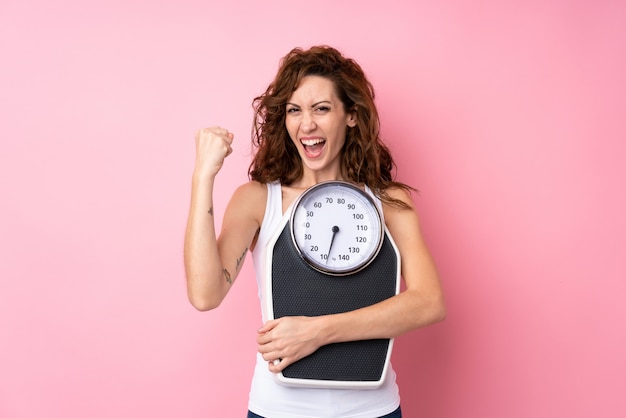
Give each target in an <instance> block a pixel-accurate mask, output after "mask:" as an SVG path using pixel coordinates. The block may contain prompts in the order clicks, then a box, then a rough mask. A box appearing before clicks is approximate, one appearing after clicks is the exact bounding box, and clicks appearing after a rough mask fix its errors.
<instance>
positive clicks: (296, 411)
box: [248, 182, 400, 418]
mask: <svg viewBox="0 0 626 418" xmlns="http://www.w3.org/2000/svg"><path fill="white" fill-rule="evenodd" d="M366 191H367V192H368V193H369V194H370V195H371V196H372V197H373V198H374V200H375V201H376V202H377V204H378V205H379V207H380V206H381V204H380V200H379V199H378V198H377V197H375V196H374V195H373V193H372V192H371V191H370V189H369V188H367V187H366ZM288 212H289V211H287V213H288ZM381 213H382V210H381ZM284 216H288V214H287V215H284V214H283V201H282V191H281V186H280V183H279V182H273V183H269V184H267V203H266V206H265V215H264V217H263V223H262V224H261V229H260V231H259V236H258V238H257V242H256V246H255V248H254V251H252V260H253V263H254V270H255V272H256V281H257V287H258V294H259V300H260V301H261V306H264V304H265V301H264V300H263V291H262V289H263V288H264V286H265V284H264V281H265V277H264V272H265V268H264V264H265V256H266V247H267V244H268V242H269V241H270V240H271V239H272V237H273V236H274V234H275V233H276V231H277V229H278V228H279V227H280V225H281V224H282V221H283V217H284ZM266 320H267V319H266V318H265V317H264V318H263V322H265V321H266ZM398 406H400V395H399V391H398V386H397V384H396V374H395V372H394V371H393V368H392V367H391V365H390V366H389V368H388V372H387V376H386V378H385V381H384V383H383V384H382V385H381V387H379V388H377V389H324V388H297V387H287V386H282V385H280V384H279V383H277V382H276V380H275V378H274V376H273V373H272V372H270V371H269V369H268V364H267V362H266V361H265V360H263V357H262V356H261V354H259V353H257V355H256V366H255V369H254V376H253V378H252V385H251V389H250V397H249V402H248V409H249V410H250V411H252V412H254V413H255V414H257V415H261V416H262V417H265V418H340V417H344V418H376V417H380V416H383V415H386V414H390V413H391V412H393V411H395V410H396V409H397V408H398Z"/></svg>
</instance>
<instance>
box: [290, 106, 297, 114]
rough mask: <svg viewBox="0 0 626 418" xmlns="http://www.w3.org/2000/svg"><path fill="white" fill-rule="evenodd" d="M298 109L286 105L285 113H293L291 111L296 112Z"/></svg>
mask: <svg viewBox="0 0 626 418" xmlns="http://www.w3.org/2000/svg"><path fill="white" fill-rule="evenodd" d="M299 111H300V108H298V107H288V108H287V113H291V114H293V113H297V112H299Z"/></svg>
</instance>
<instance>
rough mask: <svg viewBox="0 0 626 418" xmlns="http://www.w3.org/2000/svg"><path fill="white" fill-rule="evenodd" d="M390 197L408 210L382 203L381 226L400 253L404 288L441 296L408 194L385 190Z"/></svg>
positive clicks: (433, 266)
mask: <svg viewBox="0 0 626 418" xmlns="http://www.w3.org/2000/svg"><path fill="white" fill-rule="evenodd" d="M388 193H389V195H390V196H391V197H394V198H396V199H400V200H402V201H403V202H405V203H406V204H407V205H409V207H410V208H409V209H403V208H398V207H396V206H392V205H389V204H384V206H383V209H384V215H385V224H386V225H387V229H388V230H389V233H390V234H391V236H392V238H393V240H394V241H395V243H396V245H397V247H398V250H399V251H400V260H401V272H402V278H403V279H404V282H405V284H406V289H407V290H410V291H417V292H419V293H422V294H425V295H430V296H434V297H440V296H441V286H440V283H439V276H438V274H437V269H436V266H435V263H434V261H433V259H432V257H431V255H430V251H429V250H428V247H427V246H426V243H425V241H424V238H423V236H422V232H421V228H420V223H419V217H418V214H417V212H416V210H415V207H414V204H413V201H412V199H411V196H410V195H409V193H408V192H407V191H405V190H403V189H399V188H397V189H396V188H394V189H391V190H388Z"/></svg>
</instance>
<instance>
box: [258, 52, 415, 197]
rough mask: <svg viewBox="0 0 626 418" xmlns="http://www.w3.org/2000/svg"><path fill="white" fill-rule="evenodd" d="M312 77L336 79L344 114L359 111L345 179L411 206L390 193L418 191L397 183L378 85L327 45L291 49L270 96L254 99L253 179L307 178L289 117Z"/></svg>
mask: <svg viewBox="0 0 626 418" xmlns="http://www.w3.org/2000/svg"><path fill="white" fill-rule="evenodd" d="M309 75H316V76H321V77H325V78H327V79H329V80H330V81H332V82H333V84H334V86H335V89H336V92H337V95H338V97H339V99H340V100H341V101H342V103H343V105H344V110H345V111H346V112H354V113H356V122H357V124H356V126H355V127H353V128H349V129H348V130H347V133H346V141H345V144H344V147H343V149H342V153H341V159H342V160H341V166H342V175H343V176H344V178H346V179H349V180H350V181H352V182H354V183H356V184H367V185H368V186H369V187H370V188H371V189H372V190H373V192H374V193H375V194H376V195H377V196H379V197H380V198H381V199H382V200H383V201H385V202H388V203H391V204H394V205H396V206H400V207H405V206H406V205H405V204H404V203H403V202H402V201H399V200H397V199H393V198H391V197H390V196H389V195H388V194H387V192H386V190H387V189H388V188H390V187H399V188H402V189H405V190H413V189H412V188H411V187H410V186H408V185H406V184H404V183H400V182H397V181H395V180H394V179H393V171H394V170H395V168H396V166H395V163H394V161H393V158H392V157H391V153H390V152H389V149H388V148H387V147H386V146H385V144H384V143H383V142H382V140H381V139H380V135H379V133H380V121H379V117H378V111H377V109H376V105H375V104H374V87H373V86H372V84H371V83H370V82H369V80H368V79H367V78H366V76H365V73H364V72H363V70H362V68H361V66H360V65H359V64H358V63H357V62H356V61H354V60H353V59H350V58H346V57H344V56H343V55H342V54H341V53H340V52H339V51H338V50H337V49H335V48H332V47H329V46H325V45H323V46H314V47H312V48H310V49H308V50H303V49H301V48H294V49H293V50H291V51H290V52H289V53H288V54H287V55H286V56H284V57H283V58H282V60H281V63H280V67H279V69H278V73H277V74H276V77H275V78H274V81H272V83H271V84H270V85H269V86H268V87H267V90H266V91H265V93H263V94H262V95H260V96H258V97H256V98H255V99H254V100H253V102H252V106H253V108H254V121H253V127H252V144H253V147H254V148H256V152H255V153H254V157H253V160H252V162H251V164H250V167H249V169H248V175H249V177H250V179H252V180H256V181H258V182H260V183H269V182H272V181H276V180H280V182H281V183H282V184H285V185H289V184H292V183H293V182H294V181H296V180H298V179H299V178H300V177H301V176H302V160H301V159H300V156H299V154H298V150H297V149H296V146H295V145H294V144H293V142H292V141H291V140H290V138H289V134H288V132H287V128H286V127H285V117H286V104H287V101H288V100H289V99H290V97H291V95H292V94H293V92H294V91H295V90H296V89H297V88H298V85H299V84H300V81H301V80H302V78H304V77H306V76H309Z"/></svg>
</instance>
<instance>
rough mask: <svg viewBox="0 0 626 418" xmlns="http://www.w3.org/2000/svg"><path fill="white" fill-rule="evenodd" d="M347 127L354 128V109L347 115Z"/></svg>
mask: <svg viewBox="0 0 626 418" xmlns="http://www.w3.org/2000/svg"><path fill="white" fill-rule="evenodd" d="M348 126H349V127H350V128H354V127H355V126H356V107H355V108H354V109H352V111H351V112H350V113H348Z"/></svg>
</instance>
